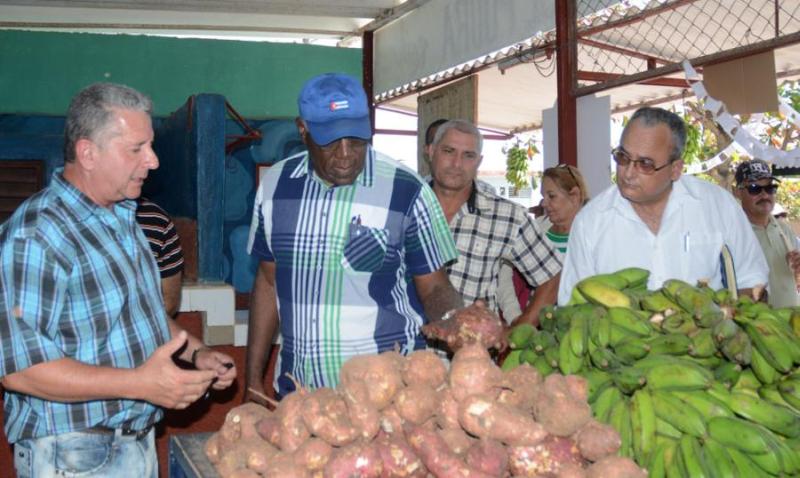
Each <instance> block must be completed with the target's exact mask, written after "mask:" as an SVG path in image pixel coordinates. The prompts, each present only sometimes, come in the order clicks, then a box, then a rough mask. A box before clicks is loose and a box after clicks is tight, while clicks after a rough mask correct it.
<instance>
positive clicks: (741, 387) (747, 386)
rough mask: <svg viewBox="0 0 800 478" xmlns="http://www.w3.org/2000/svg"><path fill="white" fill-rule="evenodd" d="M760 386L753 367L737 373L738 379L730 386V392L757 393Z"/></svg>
mask: <svg viewBox="0 0 800 478" xmlns="http://www.w3.org/2000/svg"><path fill="white" fill-rule="evenodd" d="M760 387H761V382H759V381H758V378H756V374H755V373H753V369H750V368H748V369H744V370H742V373H740V374H739V380H737V381H736V383H735V384H733V387H731V392H742V393H749V394H750V395H753V396H755V395H758V389H759V388H760Z"/></svg>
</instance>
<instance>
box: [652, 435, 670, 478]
mask: <svg viewBox="0 0 800 478" xmlns="http://www.w3.org/2000/svg"><path fill="white" fill-rule="evenodd" d="M667 446H668V445H667V444H666V443H662V444H660V445H658V446H657V447H656V449H655V451H653V453H652V454H651V455H650V459H649V460H648V461H647V476H648V478H666V476H667V462H666V460H665V458H664V455H665V454H666V450H667Z"/></svg>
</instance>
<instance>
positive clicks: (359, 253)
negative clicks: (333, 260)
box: [342, 224, 389, 272]
mask: <svg viewBox="0 0 800 478" xmlns="http://www.w3.org/2000/svg"><path fill="white" fill-rule="evenodd" d="M388 242H389V231H387V230H386V229H380V228H375V227H367V226H362V225H361V224H350V234H349V237H348V239H347V244H345V246H344V255H343V257H342V267H344V268H345V270H352V271H357V272H376V271H378V270H380V268H381V267H382V266H383V262H384V259H385V257H386V250H387V244H388Z"/></svg>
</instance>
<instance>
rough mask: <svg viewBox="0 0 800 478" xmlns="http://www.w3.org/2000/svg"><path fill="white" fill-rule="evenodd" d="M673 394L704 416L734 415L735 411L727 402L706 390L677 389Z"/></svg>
mask: <svg viewBox="0 0 800 478" xmlns="http://www.w3.org/2000/svg"><path fill="white" fill-rule="evenodd" d="M672 394H673V395H674V396H675V397H676V398H677V399H678V400H680V401H682V402H683V403H685V404H686V405H687V406H690V407H692V408H694V409H695V410H697V411H698V412H700V414H701V415H702V416H704V417H732V416H733V411H732V410H731V409H730V407H729V406H728V404H727V402H723V401H722V400H719V399H717V398H715V397H714V396H712V395H711V394H710V393H709V392H708V391H706V390H700V391H690V392H685V391H675V392H672Z"/></svg>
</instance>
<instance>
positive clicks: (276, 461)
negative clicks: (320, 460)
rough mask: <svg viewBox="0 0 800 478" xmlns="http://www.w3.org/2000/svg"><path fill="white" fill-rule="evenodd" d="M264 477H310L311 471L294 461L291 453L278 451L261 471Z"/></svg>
mask: <svg viewBox="0 0 800 478" xmlns="http://www.w3.org/2000/svg"><path fill="white" fill-rule="evenodd" d="M261 474H262V476H263V477H264V478H311V476H312V475H311V472H310V471H308V470H307V469H306V468H305V467H303V466H302V465H298V464H297V463H296V462H295V457H294V454H293V453H286V452H279V453H277V454H276V455H275V456H274V457H273V458H272V459H271V460H270V461H269V463H268V464H267V469H266V470H265V471H264V472H263V473H261Z"/></svg>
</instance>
